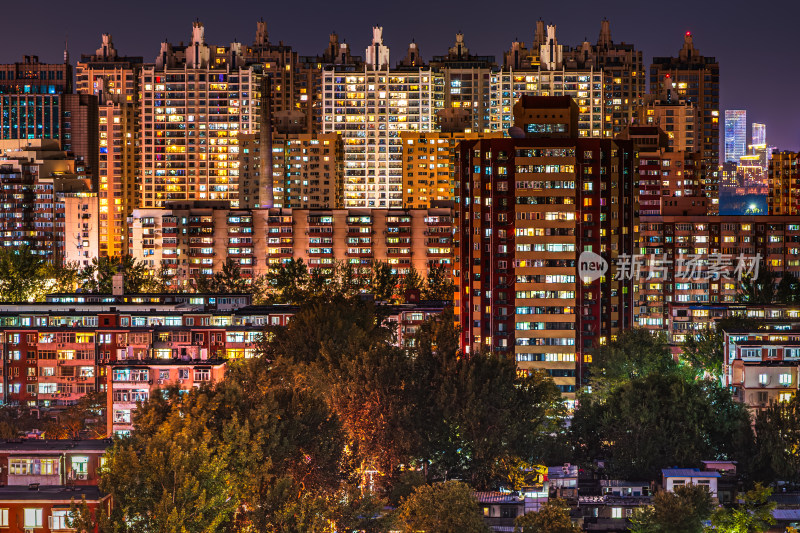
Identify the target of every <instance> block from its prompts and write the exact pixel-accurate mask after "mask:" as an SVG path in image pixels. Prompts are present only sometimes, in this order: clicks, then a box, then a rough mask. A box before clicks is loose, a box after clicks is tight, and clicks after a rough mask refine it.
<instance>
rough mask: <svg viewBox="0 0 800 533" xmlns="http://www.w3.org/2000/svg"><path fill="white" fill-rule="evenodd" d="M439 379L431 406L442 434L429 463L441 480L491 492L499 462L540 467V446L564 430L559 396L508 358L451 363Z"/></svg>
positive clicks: (549, 384) (550, 385)
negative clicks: (438, 414)
mask: <svg viewBox="0 0 800 533" xmlns="http://www.w3.org/2000/svg"><path fill="white" fill-rule="evenodd" d="M441 373H442V379H441V385H439V391H438V394H437V396H436V398H435V399H434V400H433V401H435V402H436V403H435V404H434V405H436V406H437V408H438V410H439V411H440V412H441V414H442V419H443V420H445V421H446V428H445V429H446V432H445V434H444V438H441V439H440V440H439V441H438V442H437V443H436V445H435V446H434V447H433V450H435V451H434V453H433V455H432V457H431V458H430V463H431V464H432V466H433V467H434V469H435V471H436V473H437V475H438V476H440V477H442V478H444V479H447V478H452V477H455V478H458V479H463V480H465V481H468V482H469V483H470V484H471V485H472V486H473V487H476V488H478V489H481V490H483V489H487V488H491V487H492V486H493V485H494V484H495V482H496V480H497V478H496V472H497V462H498V460H501V459H509V458H511V459H514V458H519V459H521V460H523V461H526V462H529V463H538V462H539V459H540V456H539V454H540V453H541V447H540V444H541V442H542V441H543V440H545V439H548V438H549V436H550V435H552V434H555V433H557V432H558V431H559V430H560V428H561V426H562V425H563V417H564V414H565V413H564V404H563V400H562V398H561V393H560V391H559V390H558V388H557V387H556V386H555V384H554V383H553V380H552V379H550V378H549V377H547V376H546V375H545V374H544V373H543V372H538V371H534V372H530V373H527V374H520V373H518V372H517V368H516V363H515V362H514V361H513V360H512V359H510V358H505V357H502V356H498V355H492V354H474V355H472V356H471V357H461V358H456V359H454V360H451V361H449V362H448V364H447V366H445V367H444V368H443V369H442V370H441ZM501 428H502V429H501Z"/></svg>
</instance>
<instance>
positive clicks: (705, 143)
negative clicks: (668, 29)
mask: <svg viewBox="0 0 800 533" xmlns="http://www.w3.org/2000/svg"><path fill="white" fill-rule="evenodd" d="M667 75H669V77H667ZM667 79H671V80H672V82H674V83H676V84H677V92H678V95H680V97H681V98H683V99H685V100H686V101H688V102H690V103H692V104H694V105H696V106H697V108H698V112H699V113H700V117H699V120H698V125H697V128H698V129H699V131H700V137H701V138H700V140H701V145H700V147H699V149H700V151H701V155H702V157H703V160H704V162H705V165H706V167H707V168H708V169H709V171H708V172H707V173H706V176H705V183H704V184H703V188H704V190H705V195H706V196H707V197H708V198H710V199H711V204H710V205H709V213H710V214H715V213H718V212H719V187H718V178H719V172H718V167H719V164H720V159H719V149H720V147H719V120H720V114H719V63H718V62H717V60H716V59H715V58H714V57H707V56H702V55H700V51H699V50H698V49H696V48H695V47H694V39H693V37H692V34H691V33H690V32H686V35H685V36H684V39H683V47H682V48H681V50H680V52H679V53H678V57H654V58H653V64H652V65H651V66H650V93H651V94H660V93H662V92H663V90H664V89H665V86H664V84H665V80H667Z"/></svg>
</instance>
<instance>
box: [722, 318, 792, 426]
mask: <svg viewBox="0 0 800 533" xmlns="http://www.w3.org/2000/svg"><path fill="white" fill-rule="evenodd" d="M724 347H725V360H724V361H725V364H724V366H723V379H724V382H725V385H726V386H728V387H730V388H731V389H732V390H733V393H734V397H735V398H736V399H737V400H739V401H740V402H742V403H744V404H746V405H747V407H748V408H750V409H751V410H752V411H754V412H758V411H761V410H763V409H765V408H766V407H768V406H769V405H770V404H771V403H773V402H788V401H789V400H791V399H792V397H793V396H794V395H795V394H797V390H798V385H797V384H798V377H800V374H798V370H800V331H798V330H797V329H795V330H790V331H769V332H767V331H726V332H725V343H724Z"/></svg>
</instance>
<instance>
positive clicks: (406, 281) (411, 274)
mask: <svg viewBox="0 0 800 533" xmlns="http://www.w3.org/2000/svg"><path fill="white" fill-rule="evenodd" d="M421 288H422V277H421V276H420V275H419V272H418V271H417V269H416V268H414V266H413V265H412V266H411V268H409V269H408V272H406V274H405V275H404V276H403V277H402V278H400V296H401V297H402V298H405V294H406V293H407V292H408V291H412V290H419V289H421Z"/></svg>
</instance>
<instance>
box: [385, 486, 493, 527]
mask: <svg viewBox="0 0 800 533" xmlns="http://www.w3.org/2000/svg"><path fill="white" fill-rule="evenodd" d="M397 519H398V522H399V525H400V527H401V528H402V531H405V532H408V533H489V532H490V529H489V528H488V526H486V524H485V523H484V521H483V513H482V512H481V508H480V507H479V506H478V503H477V501H476V500H475V497H474V496H473V493H472V488H470V486H469V485H467V484H465V483H461V482H459V481H446V482H443V483H434V484H433V485H422V486H420V487H417V488H416V490H414V492H413V493H412V494H411V495H410V496H408V498H406V499H405V500H403V503H402V504H401V505H400V508H399V509H398V515H397Z"/></svg>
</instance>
